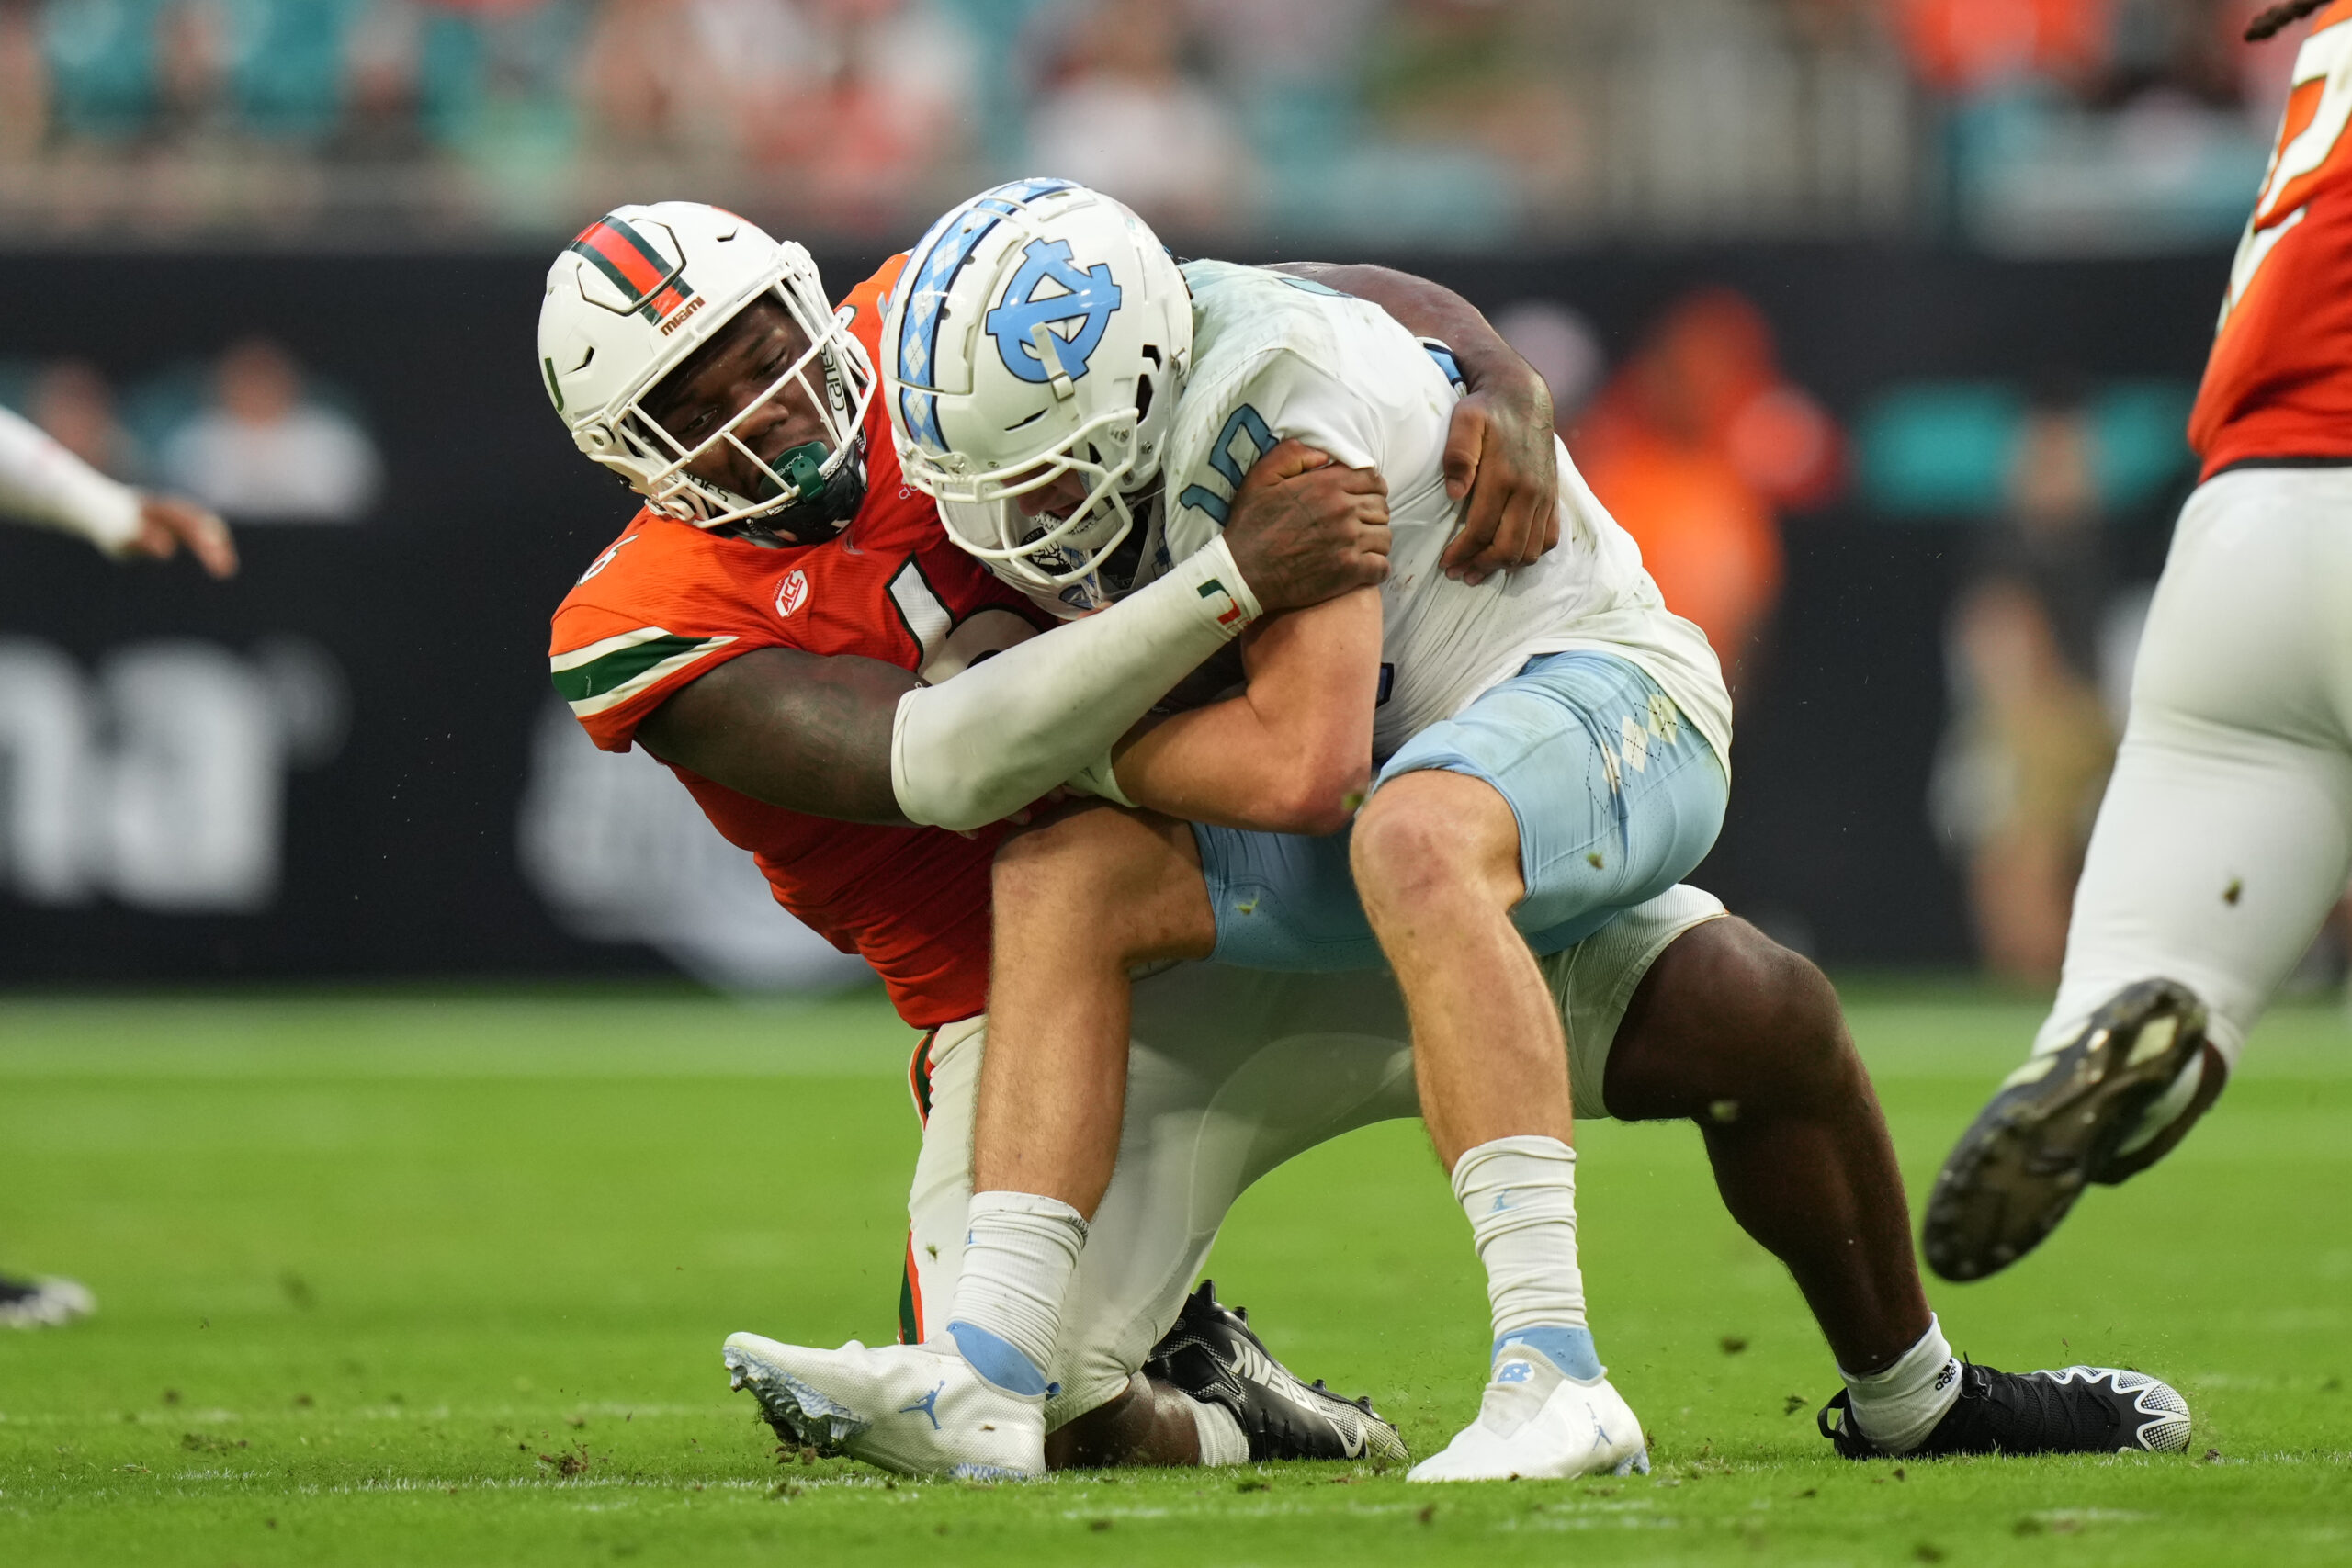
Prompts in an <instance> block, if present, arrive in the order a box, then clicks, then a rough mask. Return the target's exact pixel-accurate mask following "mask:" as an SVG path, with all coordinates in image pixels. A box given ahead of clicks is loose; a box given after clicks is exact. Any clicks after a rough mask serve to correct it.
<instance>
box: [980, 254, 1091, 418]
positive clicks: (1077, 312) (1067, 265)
mask: <svg viewBox="0 0 2352 1568" xmlns="http://www.w3.org/2000/svg"><path fill="white" fill-rule="evenodd" d="M1021 254H1022V262H1021V266H1020V269H1019V270H1018V271H1016V272H1014V273H1013V275H1012V282H1010V283H1008V284H1006V285H1005V286H1004V300H1003V303H1001V304H1000V305H999V306H997V308H996V309H995V310H990V311H989V313H988V317H987V319H986V320H985V321H983V322H982V323H981V324H982V325H983V326H985V327H986V328H987V329H988V333H989V336H990V337H992V338H994V339H996V351H997V353H998V355H1001V357H1002V358H1003V360H1004V366H1005V368H1006V369H1008V370H1010V371H1012V373H1013V374H1014V375H1015V376H1018V377H1020V378H1022V379H1023V380H1024V381H1035V382H1040V383H1043V382H1046V381H1050V380H1053V379H1054V378H1056V377H1057V376H1066V377H1068V378H1069V379H1070V380H1073V381H1075V380H1077V379H1078V378H1080V377H1081V376H1084V375H1085V374H1086V362H1087V361H1088V360H1089V359H1091V358H1092V357H1093V355H1094V350H1095V347H1096V345H1097V344H1101V343H1102V341H1103V329H1104V328H1105V327H1108V326H1109V325H1110V324H1111V316H1112V313H1113V312H1114V311H1115V310H1118V308H1119V303H1120V300H1121V299H1122V298H1123V295H1122V293H1121V290H1120V288H1119V286H1118V285H1117V284H1116V283H1114V282H1113V281H1112V280H1111V267H1110V264H1108V263H1107V262H1103V263H1097V264H1096V265H1093V266H1091V267H1083V268H1081V267H1080V266H1079V265H1077V264H1076V263H1074V262H1073V261H1071V260H1070V254H1069V241H1068V240H1032V241H1031V242H1030V243H1029V245H1028V247H1027V248H1026V249H1025V250H1023V252H1022V253H1021ZM1048 283H1050V284H1052V285H1053V286H1054V287H1055V288H1056V289H1057V292H1056V293H1053V294H1048V295H1046V296H1045V297H1043V298H1042V299H1041V298H1040V297H1039V296H1038V293H1037V290H1038V289H1039V288H1043V287H1044V286H1045V285H1046V284H1048ZM1059 321H1078V322H1079V328H1078V331H1077V332H1075V333H1071V334H1069V336H1068V337H1064V336H1063V335H1062V334H1061V333H1057V332H1055V331H1054V330H1053V329H1054V325H1055V323H1057V322H1059ZM1048 335H1050V336H1051V337H1052V338H1053V339H1054V341H1053V343H1051V344H1047V343H1046V337H1047V336H1048ZM1047 353H1050V354H1051V355H1053V359H1054V363H1052V364H1050V365H1049V364H1047V363H1046V359H1045V357H1044V356H1045V355H1046V354H1047Z"/></svg>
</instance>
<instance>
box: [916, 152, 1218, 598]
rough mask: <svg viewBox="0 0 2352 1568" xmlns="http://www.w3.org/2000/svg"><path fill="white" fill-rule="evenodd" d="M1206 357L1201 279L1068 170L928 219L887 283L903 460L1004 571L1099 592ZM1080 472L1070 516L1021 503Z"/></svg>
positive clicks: (1006, 575)
mask: <svg viewBox="0 0 2352 1568" xmlns="http://www.w3.org/2000/svg"><path fill="white" fill-rule="evenodd" d="M1192 355H1193V303H1192V295H1191V292H1190V290H1188V289H1187V288H1185V285H1184V279H1183V276H1182V274H1181V273H1179V272H1178V271H1177V270H1176V263H1175V260H1174V258H1172V257H1171V256H1170V255H1169V254H1168V250H1167V247H1166V246H1164V245H1162V244H1161V243H1159V239H1158V238H1157V237H1155V236H1154V235H1153V233H1152V231H1150V229H1148V227H1146V226H1145V224H1144V222H1143V220H1141V219H1139V218H1137V217H1136V215H1135V214H1134V213H1132V212H1130V211H1128V210H1127V209H1125V207H1122V206H1121V205H1119V203H1117V202H1115V201H1114V200H1112V199H1111V198H1110V197H1107V196H1104V195H1103V194H1102V193H1100V192H1099V191H1092V190H1089V189H1087V188H1086V187H1084V186H1078V185H1073V184H1071V183H1070V182H1069V181H1068V180H1053V179H1030V180H1017V181H1014V182H1013V183H1012V184H1010V185H1001V186H997V187H996V188H995V189H993V190H989V191H983V192H982V193H981V194H980V195H978V196H976V197H972V198H971V199H970V200H969V201H967V202H965V203H964V204H963V205H961V206H959V207H957V208H956V209H953V210H952V211H950V212H949V213H948V214H947V215H946V216H945V217H944V218H942V219H941V220H939V221H938V222H936V223H934V224H933V225H932V227H931V231H930V232H929V233H927V234H925V235H924V236H923V237H922V243H919V244H917V245H916V246H915V248H914V249H913V251H912V252H910V254H909V256H908V261H907V268H906V271H905V272H904V273H902V274H901V275H900V276H899V283H898V286H897V288H894V289H893V290H892V291H891V295H890V308H889V310H888V314H887V315H886V316H885V317H884V319H883V322H882V361H883V367H882V379H883V389H884V401H885V405H886V406H887V407H888V410H889V414H890V433H891V436H892V438H893V440H894V441H895V442H896V444H897V446H898V449H899V464H900V467H901V468H902V469H903V470H904V472H905V474H906V476H907V480H908V482H909V483H910V484H912V485H914V486H915V487H917V488H918V489H920V490H922V491H926V492H928V493H929V494H931V495H933V496H934V497H936V498H938V500H939V501H940V502H941V503H942V504H941V507H940V513H941V521H942V522H943V523H944V525H945V526H946V529H947V532H948V535H949V536H950V537H952V538H953V539H954V540H955V541H956V544H958V545H960V546H962V547H964V549H966V550H967V551H968V552H969V553H971V554H972V555H974V556H977V557H978V558H980V559H981V560H982V561H984V562H986V563H987V564H988V566H989V569H990V570H993V571H994V572H996V574H997V575H998V576H1000V577H1001V578H1003V579H1005V580H1006V581H1009V582H1012V584H1014V585H1015V586H1017V587H1020V588H1022V589H1023V590H1025V591H1027V592H1031V593H1032V594H1035V595H1039V596H1044V597H1048V598H1050V597H1055V596H1058V597H1060V598H1063V599H1072V598H1073V595H1077V596H1079V597H1080V598H1086V599H1090V600H1091V601H1092V602H1099V601H1100V598H1101V597H1102V595H1103V588H1104V585H1103V582H1102V581H1101V578H1100V573H1101V570H1102V568H1103V563H1104V560H1105V558H1107V557H1109V556H1110V554H1111V552H1112V551H1114V550H1115V549H1117V548H1118V547H1119V546H1120V544H1121V543H1122V542H1123V541H1124V540H1125V539H1126V537H1127V536H1128V534H1129V533H1130V532H1132V531H1133V529H1134V527H1135V522H1136V513H1137V512H1138V511H1140V510H1143V509H1144V502H1145V498H1146V492H1148V490H1149V489H1150V487H1151V485H1152V484H1153V483H1154V482H1155V481H1156V480H1157V479H1159V465H1160V449H1161V447H1162V446H1163V445H1164V444H1165V442H1166V440H1167V436H1168V432H1169V428H1170V425H1171V424H1172V423H1173V422H1174V417H1175V412H1176V399H1177V395H1178V393H1179V392H1181V391H1182V389H1183V385H1184V376H1185V372H1186V370H1187V369H1188V368H1189V367H1190V365H1191V363H1192ZM1067 474H1076V475H1078V476H1080V478H1082V479H1084V480H1085V481H1086V485H1087V490H1086V498H1085V500H1084V501H1083V502H1080V503H1079V504H1078V505H1077V506H1075V507H1074V508H1072V509H1071V511H1070V513H1069V515H1068V516H1066V517H1053V516H1047V515H1039V516H1037V517H1034V518H1033V517H1029V516H1025V515H1023V513H1022V511H1021V508H1020V506H1019V505H1018V504H1017V502H1018V501H1019V498H1020V497H1021V496H1023V495H1024V494H1026V493H1028V492H1030V491H1035V490H1038V489H1041V488H1044V487H1046V486H1048V485H1052V484H1054V483H1055V482H1056V481H1057V480H1058V479H1061V478H1062V477H1063V476H1064V475H1067ZM1120 586H1124V585H1123V584H1113V585H1110V587H1111V588H1112V589H1113V590H1115V589H1116V588H1117V587H1120ZM1073 602H1075V601H1073Z"/></svg>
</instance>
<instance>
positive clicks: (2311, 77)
mask: <svg viewBox="0 0 2352 1568" xmlns="http://www.w3.org/2000/svg"><path fill="white" fill-rule="evenodd" d="M2313 83H2317V84H2319V96H2318V99H2317V101H2316V102H2315V103H2314V104H2313V105H2312V118H2311V119H2310V120H2309V121H2308V122H2307V123H2306V124H2305V125H2304V126H2303V128H2302V130H2299V131H2297V132H2296V133H2295V134H2294V135H2293V136H2291V137H2290V136H2287V135H2286V127H2285V126H2283V125H2282V126H2281V127H2280V128H2279V134H2280V136H2281V137H2282V139H2283V140H2281V141H2280V142H2279V144H2278V152H2277V153H2275V154H2274V155H2273V156H2272V157H2271V160H2270V173H2269V175H2267V177H2266V178H2265V179H2264V180H2263V182H2262V195H2261V197H2259V198H2258V199H2256V202H2255V204H2254V216H2253V218H2251V219H2250V220H2247V222H2246V226H2245V238H2244V239H2242V240H2240V241H2239V242H2238V254H2237V259H2236V260H2235V261H2233V262H2232V263H2231V264H2230V291H2229V293H2228V295H2227V296H2226V297H2225V298H2224V299H2222V325H2224V326H2226V325H2227V324H2228V323H2229V320H2230V312H2231V311H2232V310H2235V309H2237V304H2238V301H2239V300H2241V299H2245V291H2246V290H2247V289H2248V288H2252V287H2253V285H2254V278H2255V275H2256V273H2258V272H2260V271H2261V270H2262V264H2263V263H2264V262H2265V261H2267V260H2268V259H2269V256H2270V252H2271V250H2272V249H2273V247H2275V246H2276V245H2277V244H2278V242H2279V241H2280V240H2281V239H2282V238H2284V237H2285V236H2286V233H2287V231H2289V230H2290V229H2292V228H2294V227H2295V225H2297V224H2298V223H2301V221H2302V220H2303V213H2304V212H2305V211H2306V210H2307V209H2305V208H2303V207H2301V206H2298V207H2297V208H2296V209H2294V210H2293V211H2291V212H2290V213H2288V214H2287V215H2286V217H2285V218H2283V219H2281V218H2279V217H2278V209H2279V207H2280V206H2281V205H2282V204H2283V202H2284V201H2285V199H2286V197H2288V196H2290V195H2300V194H2301V191H2302V190H2305V189H2308V188H2309V185H2308V179H2309V176H2311V175H2315V174H2317V173H2319V171H2320V170H2322V169H2323V168H2324V167H2325V166H2326V165H2327V162H2328V160H2329V159H2330V158H2331V157H2333V156H2334V155H2335V152H2336V151H2337V149H2338V147H2339V145H2340V144H2342V143H2343V141H2344V128H2345V127H2346V125H2347V124H2352V22H2345V23H2338V24H2337V25H2335V26H2334V27H2330V28H2321V29H2320V30H2319V31H2318V32H2315V33H2313V34H2312V36H2311V37H2309V38H2307V39H2304V40H2303V47H2302V51H2301V53H2299V54H2297V55H2296V56H2295V88H2296V91H2297V93H2298V94H2299V95H2301V96H2302V97H2304V98H2308V96H2309V95H2305V94H2302V93H2301V90H2302V89H2303V88H2305V87H2308V86H2310V85H2312V84H2313ZM2296 107H2297V100H2296V99H2290V100H2289V102H2288V107H2287V113H2288V116H2289V118H2290V121H2291V119H2292V117H2293V115H2294V112H2295V108H2296Z"/></svg>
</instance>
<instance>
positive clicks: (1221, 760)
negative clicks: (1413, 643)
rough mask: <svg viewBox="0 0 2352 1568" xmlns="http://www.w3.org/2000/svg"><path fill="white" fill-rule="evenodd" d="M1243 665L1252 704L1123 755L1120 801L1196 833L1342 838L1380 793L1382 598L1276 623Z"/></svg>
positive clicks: (1144, 737)
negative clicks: (1375, 750)
mask: <svg viewBox="0 0 2352 1568" xmlns="http://www.w3.org/2000/svg"><path fill="white" fill-rule="evenodd" d="M1241 657H1242V662H1243V665H1244V667H1245V669H1246V670H1247V671H1248V675H1249V684H1248V686H1247V687H1246V688H1245V689H1244V690H1243V691H1242V692H1240V693H1239V694H1237V695H1234V696H1231V697H1228V698H1226V699H1225V700H1224V701H1222V702H1216V703H1211V704H1210V705H1207V706H1206V707H1202V708H1195V709H1193V711H1192V712H1190V713H1182V714H1176V715H1173V716H1169V717H1166V718H1163V719H1160V720H1159V721H1158V722H1156V723H1153V724H1151V725H1149V726H1148V728H1140V729H1138V730H1136V732H1135V733H1133V734H1132V735H1130V736H1129V737H1128V738H1127V739H1125V740H1124V741H1123V742H1122V743H1121V744H1120V745H1119V746H1118V747H1117V748H1115V749H1114V758H1115V769H1116V785H1115V790H1116V792H1117V793H1120V794H1123V795H1124V796H1125V800H1126V801H1127V803H1128V804H1130V805H1135V806H1147V807H1150V808H1151V809H1153V810H1155V811H1162V812H1166V813H1167V814H1168V815H1169V816H1170V817H1179V818H1184V819H1185V820H1187V821H1192V822H1211V823H1216V824H1218V825H1220V826H1223V827H1227V828H1248V829H1256V830H1258V831H1261V832H1268V833H1310V834H1320V833H1336V832H1338V831H1339V830H1340V829H1342V828H1344V827H1346V826H1347V824H1348V819H1349V818H1351V817H1352V816H1353V815H1354V814H1355V810H1356V807H1359V806H1361V805H1362V804H1363V795H1364V792H1365V790H1366V789H1368V788H1369V787H1370V785H1371V782H1372V715H1373V708H1374V705H1376V704H1377V702H1378V699H1379V694H1380V594H1379V592H1378V591H1377V590H1375V589H1369V588H1366V589H1360V590H1358V591H1357V592H1353V593H1350V594H1347V595H1345V596H1344V597H1342V598H1339V599H1334V600H1331V601H1330V602H1329V603H1328V604H1317V605H1316V606H1315V607H1314V608H1312V609H1308V610H1301V611H1298V612H1296V613H1295V614H1293V615H1281V616H1277V617H1275V618H1274V619H1272V620H1270V621H1268V622H1266V623H1265V624H1264V625H1263V626H1258V627H1255V628H1253V629H1252V630H1251V632H1250V636H1249V637H1247V638H1246V639H1245V640H1244V641H1243V644H1242V652H1241ZM1087 782H1088V784H1090V785H1100V784H1104V783H1108V782H1109V781H1105V780H1102V779H1101V778H1100V775H1099V773H1098V774H1097V775H1094V776H1092V777H1090V778H1089V779H1088V781H1087ZM1103 793H1113V792H1112V791H1103Z"/></svg>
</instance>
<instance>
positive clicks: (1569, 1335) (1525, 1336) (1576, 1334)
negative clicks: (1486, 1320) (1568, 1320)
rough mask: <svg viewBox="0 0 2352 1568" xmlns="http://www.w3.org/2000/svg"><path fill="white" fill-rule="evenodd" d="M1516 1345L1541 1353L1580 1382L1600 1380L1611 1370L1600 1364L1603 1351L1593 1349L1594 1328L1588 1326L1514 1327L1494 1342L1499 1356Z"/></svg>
mask: <svg viewBox="0 0 2352 1568" xmlns="http://www.w3.org/2000/svg"><path fill="white" fill-rule="evenodd" d="M1514 1345H1524V1346H1526V1347H1527V1348H1529V1349H1531V1350H1534V1351H1537V1352H1539V1353H1541V1354H1542V1355H1543V1357H1544V1359H1546V1360H1548V1361H1550V1362H1551V1363H1552V1364H1553V1365H1554V1366H1555V1367H1557V1368H1559V1369H1560V1371H1562V1372H1564V1373H1566V1375H1567V1376H1569V1377H1572V1378H1574V1379H1576V1380H1577V1382H1600V1379H1601V1378H1602V1376H1604V1375H1605V1374H1606V1373H1607V1372H1608V1371H1609V1369H1608V1368H1606V1367H1604V1366H1602V1365H1601V1364H1600V1352H1599V1351H1598V1350H1596V1349H1594V1348H1593V1344H1592V1330H1591V1329H1589V1328H1584V1327H1576V1328H1554V1327H1550V1326H1548V1325H1546V1326H1539V1327H1535V1328H1520V1329H1514V1330H1512V1331H1511V1332H1510V1333H1509V1334H1506V1335H1504V1336H1503V1337H1501V1338H1499V1339H1498V1340H1496V1341H1495V1354H1496V1356H1498V1357H1499V1356H1501V1355H1502V1353H1503V1352H1504V1351H1505V1350H1507V1349H1509V1348H1510V1347H1512V1346H1514Z"/></svg>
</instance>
